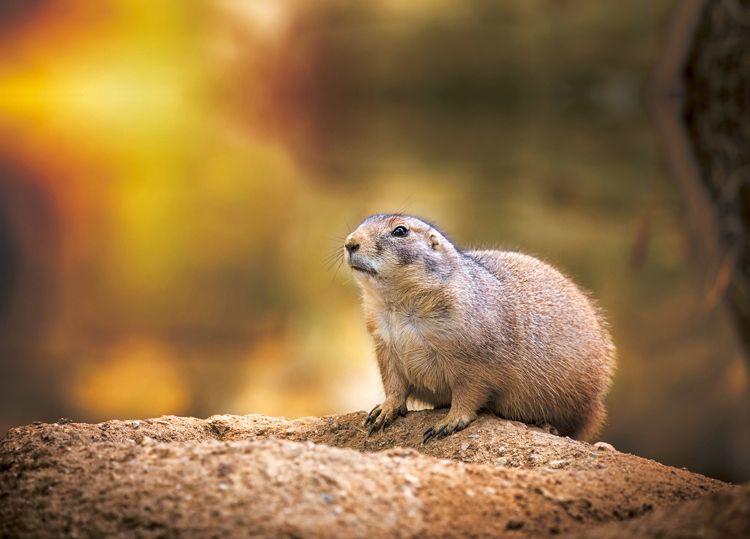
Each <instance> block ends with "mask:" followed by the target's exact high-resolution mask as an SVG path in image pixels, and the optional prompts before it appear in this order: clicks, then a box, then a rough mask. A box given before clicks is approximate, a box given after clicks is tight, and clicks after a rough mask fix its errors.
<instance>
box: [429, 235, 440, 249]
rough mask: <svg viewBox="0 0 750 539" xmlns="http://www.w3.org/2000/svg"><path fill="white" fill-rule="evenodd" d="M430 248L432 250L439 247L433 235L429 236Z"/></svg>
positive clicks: (436, 238)
mask: <svg viewBox="0 0 750 539" xmlns="http://www.w3.org/2000/svg"><path fill="white" fill-rule="evenodd" d="M430 247H432V248H433V249H437V248H438V247H440V240H439V239H438V237H437V236H436V235H435V234H430Z"/></svg>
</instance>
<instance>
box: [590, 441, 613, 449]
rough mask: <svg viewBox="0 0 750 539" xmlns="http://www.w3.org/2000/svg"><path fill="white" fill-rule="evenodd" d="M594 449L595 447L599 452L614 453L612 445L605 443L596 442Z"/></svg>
mask: <svg viewBox="0 0 750 539" xmlns="http://www.w3.org/2000/svg"><path fill="white" fill-rule="evenodd" d="M594 447H596V448H597V449H598V450H599V451H616V449H615V447H614V446H613V445H612V444H608V443H607V442H596V443H595V444H594Z"/></svg>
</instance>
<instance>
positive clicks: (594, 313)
mask: <svg viewBox="0 0 750 539" xmlns="http://www.w3.org/2000/svg"><path fill="white" fill-rule="evenodd" d="M344 249H345V253H344V256H345V259H346V261H347V263H348V265H349V267H350V268H351V269H352V273H353V275H354V278H355V280H356V282H357V284H358V285H359V286H360V288H361V289H362V302H363V308H364V313H365V319H366V323H367V330H368V332H369V333H370V335H371V336H372V338H373V340H374V342H375V352H376V357H377V361H378V367H379V369H380V375H381V378H382V381H383V387H384V390H385V400H384V402H383V403H382V404H380V405H378V406H376V407H375V408H374V409H373V410H372V411H371V412H370V414H369V415H368V417H367V419H366V420H365V425H366V426H369V427H370V429H369V431H370V433H372V432H373V431H374V430H376V429H378V428H380V429H384V428H385V427H387V426H388V425H389V424H391V423H392V422H393V421H394V420H395V419H396V418H397V417H398V416H400V415H404V414H406V411H407V405H406V403H407V399H408V398H410V397H411V398H415V399H417V400H420V401H423V402H425V403H427V404H430V405H433V406H434V407H436V408H440V407H450V410H449V411H448V413H447V414H446V416H445V418H444V419H443V420H442V421H441V422H439V423H438V424H437V425H435V426H434V427H432V428H430V429H428V430H427V432H425V434H424V442H427V441H428V440H429V439H430V438H432V437H436V438H440V437H443V436H447V435H449V434H452V433H454V432H457V431H459V430H461V429H463V428H465V427H466V426H468V425H469V424H470V423H471V422H472V421H473V420H474V419H476V417H477V413H478V411H479V410H480V409H485V408H486V409H489V410H491V411H493V412H494V413H495V414H497V415H499V416H500V417H503V418H506V419H514V420H518V421H523V422H525V423H534V424H544V423H546V424H548V425H551V426H552V427H554V428H555V429H557V431H558V432H559V434H561V435H563V436H571V437H575V438H582V437H586V436H590V435H592V434H594V433H595V432H596V430H597V429H598V428H599V427H600V425H601V423H602V421H603V420H604V417H605V410H604V405H603V402H602V400H603V398H604V395H605V394H606V392H607V390H608V389H609V386H610V383H611V378H612V374H613V371H614V368H615V359H614V356H615V349H614V346H613V344H612V341H611V339H610V336H609V332H608V329H607V325H606V323H605V321H604V318H603V316H602V314H601V313H600V311H599V309H598V308H597V307H596V306H595V305H594V304H593V303H592V301H591V300H589V298H588V297H587V296H586V294H585V293H583V292H582V291H581V289H579V288H578V287H577V286H576V285H575V284H574V283H573V282H572V281H571V280H570V279H568V278H567V277H565V276H564V275H563V274H561V273H560V272H559V271H557V270H556V269H554V268H553V267H552V266H550V265H548V264H546V263H544V262H542V261H540V260H538V259H536V258H533V257H531V256H528V255H525V254H521V253H516V252H505V251H492V250H483V251H461V250H460V249H458V248H457V247H456V246H454V245H453V244H452V243H451V242H450V241H448V239H446V237H445V236H444V235H443V234H442V233H441V232H440V231H439V230H437V229H436V228H435V227H433V226H432V225H430V224H429V223H427V222H425V221H423V220H421V219H418V218H416V217H412V216H408V215H401V214H382V215H373V216H370V217H368V218H367V219H365V220H364V221H363V222H362V224H360V225H359V226H358V227H357V229H356V230H355V231H354V232H352V233H351V234H349V236H348V237H347V238H346V241H345V243H344Z"/></svg>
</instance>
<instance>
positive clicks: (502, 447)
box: [497, 445, 505, 456]
mask: <svg viewBox="0 0 750 539" xmlns="http://www.w3.org/2000/svg"><path fill="white" fill-rule="evenodd" d="M497 452H498V453H499V454H500V455H501V456H502V455H505V446H504V445H501V446H500V447H499V448H498V449H497Z"/></svg>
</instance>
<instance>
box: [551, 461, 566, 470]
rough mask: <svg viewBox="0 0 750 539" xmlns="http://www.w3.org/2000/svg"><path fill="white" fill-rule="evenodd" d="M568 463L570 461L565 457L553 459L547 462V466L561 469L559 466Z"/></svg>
mask: <svg viewBox="0 0 750 539" xmlns="http://www.w3.org/2000/svg"><path fill="white" fill-rule="evenodd" d="M567 463H568V461H566V460H563V459H558V460H551V461H549V462H548V463H547V466H549V467H550V468H555V469H559V468H562V467H564V466H565V465H566V464H567Z"/></svg>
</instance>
